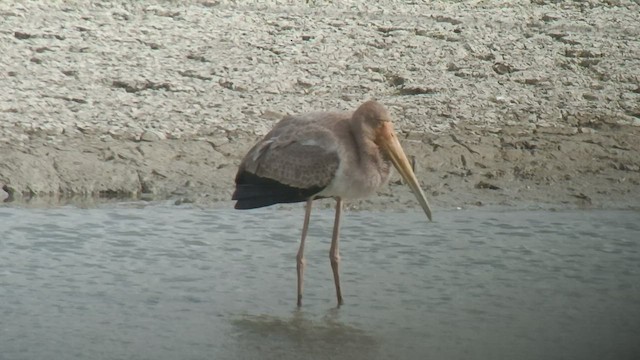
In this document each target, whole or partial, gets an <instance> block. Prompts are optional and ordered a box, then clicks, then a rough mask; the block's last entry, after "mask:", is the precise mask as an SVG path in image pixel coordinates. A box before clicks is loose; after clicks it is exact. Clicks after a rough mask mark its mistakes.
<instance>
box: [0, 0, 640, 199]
mask: <svg viewBox="0 0 640 360" xmlns="http://www.w3.org/2000/svg"><path fill="white" fill-rule="evenodd" d="M0 18H2V21H0V49H1V55H0V88H2V89H3V90H4V91H3V92H2V94H1V95H0V185H2V187H4V191H3V192H4V195H3V197H5V198H8V200H10V199H13V200H16V201H18V200H26V199H28V198H32V197H33V196H34V195H35V196H36V197H37V198H38V199H39V201H44V202H57V201H59V198H60V197H61V196H62V197H64V198H67V197H69V196H72V195H82V196H87V195H88V196H96V195H98V196H108V197H113V196H124V197H126V198H139V197H144V198H166V197H171V198H179V199H182V200H186V201H196V202H204V203H211V202H212V201H217V200H222V199H227V198H228V197H229V195H230V193H231V188H232V179H233V175H234V173H235V167H236V165H237V164H238V162H239V159H240V157H241V156H242V155H243V154H244V152H245V151H246V150H247V149H248V147H249V146H250V145H251V143H252V142H253V141H255V139H256V137H257V136H259V135H262V134H264V133H266V131H268V129H269V128H270V127H271V126H272V124H273V123H274V122H275V121H277V119H279V118H280V117H281V116H282V115H283V114H286V113H298V112H303V111H311V110H321V109H353V108H355V107H356V106H357V105H358V104H359V103H361V102H362V101H364V100H367V99H369V98H376V99H378V100H379V101H381V102H382V103H384V104H385V105H386V106H388V107H389V109H390V110H391V112H392V114H393V115H394V118H395V122H396V124H397V125H396V127H397V128H398V129H400V130H401V132H402V133H403V134H404V136H405V137H406V139H405V140H404V144H405V146H406V147H407V150H408V152H410V153H412V154H414V155H415V156H416V160H417V164H418V174H419V177H421V178H422V179H423V180H424V187H425V188H426V190H427V192H428V193H429V194H430V195H431V197H432V198H433V200H434V204H436V205H437V206H438V205H439V206H464V205H468V204H508V205H522V204H527V205H529V204H542V203H544V204H554V205H563V206H579V207H629V206H632V207H637V204H638V203H639V202H638V199H639V198H640V195H639V193H640V191H638V190H639V189H640V145H639V144H640V139H639V134H640V25H638V24H640V4H638V3H637V2H634V1H622V0H621V1H614V0H611V1H607V2H600V1H585V2H572V1H568V2H563V1H533V2H529V1H526V2H525V1H516V2H506V1H488V2H460V3H450V2H448V1H436V2H424V3H422V2H415V3H412V4H407V3H406V2H404V1H397V2H395V1H382V2H375V4H370V3H367V2H365V1H346V2H344V1H343V2H335V3H332V2H328V1H315V2H310V3H308V4H307V3H304V2H277V1H264V2H238V3H235V2H231V1H119V2H116V1H101V2H89V1H65V2H51V1H29V2H26V1H16V2H2V3H0ZM1 193H2V192H0V195H2V194H1ZM382 193H383V196H381V197H378V198H376V199H373V200H371V201H367V202H362V203H358V204H355V206H364V207H366V206H369V205H371V204H373V205H376V206H391V207H401V206H404V205H406V204H411V206H413V200H412V198H411V195H410V194H409V193H408V191H407V190H405V189H403V187H401V186H398V185H395V184H394V183H393V182H392V184H391V186H390V187H389V188H386V189H384V190H383V191H382ZM9 194H10V196H9ZM392 194H393V195H392Z"/></svg>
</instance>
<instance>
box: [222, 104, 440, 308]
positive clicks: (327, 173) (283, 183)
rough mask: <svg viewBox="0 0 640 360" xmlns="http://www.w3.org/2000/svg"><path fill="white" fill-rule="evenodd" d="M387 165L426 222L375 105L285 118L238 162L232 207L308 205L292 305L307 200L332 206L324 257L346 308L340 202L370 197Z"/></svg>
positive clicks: (385, 176)
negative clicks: (342, 284) (325, 201)
mask: <svg viewBox="0 0 640 360" xmlns="http://www.w3.org/2000/svg"><path fill="white" fill-rule="evenodd" d="M392 165H393V166H394V167H395V168H396V169H397V170H398V172H399V173H400V175H401V176H402V177H403V178H404V180H405V182H406V184H407V185H408V186H409V187H410V188H411V190H412V192H413V193H414V195H415V196H416V198H417V200H418V202H419V204H420V206H421V207H422V209H423V210H424V212H425V214H426V215H427V218H428V219H429V221H431V220H432V216H431V207H430V205H429V202H428V201H427V198H426V196H425V194H424V192H423V191H422V188H421V187H420V184H419V182H418V179H417V178H416V175H415V174H414V172H413V169H412V167H411V164H410V163H409V161H408V159H407V156H406V155H405V152H404V150H403V149H402V146H401V145H400V142H399V140H398V137H397V135H396V133H395V131H394V129H393V124H392V121H391V115H390V114H389V112H388V111H387V109H386V108H385V107H384V106H383V105H382V104H380V103H379V102H377V101H375V100H369V101H366V102H364V103H362V104H361V105H360V106H359V107H358V108H357V109H356V110H355V111H342V112H338V111H318V112H311V113H305V114H299V115H287V116H285V117H284V118H282V119H281V120H280V121H279V122H278V123H276V124H275V126H274V127H273V128H272V129H271V131H269V133H267V134H266V135H265V136H264V137H263V138H262V139H261V140H259V141H258V142H257V143H256V144H255V145H254V146H253V147H252V148H251V149H250V150H249V151H248V152H247V154H246V155H245V156H244V158H243V159H242V161H241V162H240V166H239V168H238V172H237V174H236V177H235V190H234V192H233V194H232V197H231V198H232V200H235V201H236V203H235V205H234V207H235V209H240V210H246V209H255V208H261V207H265V206H270V205H274V204H282V203H297V202H306V206H305V216H304V223H303V226H302V235H301V240H300V246H299V248H298V253H297V255H296V272H297V295H298V300H297V305H298V307H300V306H301V305H302V293H303V278H304V270H305V264H306V261H305V258H304V247H305V239H306V237H307V232H308V230H309V218H310V216H311V205H312V203H313V201H314V200H316V199H322V198H334V199H335V200H336V211H335V219H334V225H333V235H332V238H331V247H330V249H329V259H330V262H331V269H332V272H333V278H334V283H335V288H336V297H337V301H338V307H340V306H341V305H343V303H344V300H343V296H342V291H341V288H340V274H339V264H340V252H339V247H338V243H339V236H340V219H341V216H342V210H343V201H344V200H347V201H348V200H353V199H360V198H365V197H368V196H370V195H373V194H374V193H375V192H376V191H377V190H378V189H380V188H381V187H382V186H384V185H385V184H386V183H387V182H388V180H389V177H390V174H391V166H392Z"/></svg>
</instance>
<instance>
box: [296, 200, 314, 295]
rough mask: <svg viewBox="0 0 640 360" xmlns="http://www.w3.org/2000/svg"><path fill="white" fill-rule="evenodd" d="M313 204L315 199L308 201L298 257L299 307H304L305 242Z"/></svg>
mask: <svg viewBox="0 0 640 360" xmlns="http://www.w3.org/2000/svg"><path fill="white" fill-rule="evenodd" d="M312 203H313V197H312V198H310V199H309V200H307V206H306V209H305V212H304V225H302V238H301V239H300V247H299V248H298V255H296V270H297V273H298V306H302V287H303V286H302V281H303V279H304V266H305V259H304V240H305V239H306V238H307V232H308V231H309V217H311V204H312Z"/></svg>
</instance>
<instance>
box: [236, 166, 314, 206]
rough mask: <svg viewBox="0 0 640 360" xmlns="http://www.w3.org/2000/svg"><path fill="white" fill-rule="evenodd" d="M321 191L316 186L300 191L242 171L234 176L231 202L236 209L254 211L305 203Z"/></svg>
mask: <svg viewBox="0 0 640 360" xmlns="http://www.w3.org/2000/svg"><path fill="white" fill-rule="evenodd" d="M322 189H323V188H322V187H318V186H316V187H311V188H308V189H301V188H297V187H293V186H289V185H285V184H283V183H281V182H278V181H276V180H273V179H268V178H264V177H260V176H257V175H255V174H252V173H249V172H247V171H242V172H240V173H238V175H237V176H236V190H235V191H234V192H233V195H232V197H231V200H237V202H236V205H235V208H236V209H241V210H244V209H255V208H260V207H264V206H269V205H274V204H283V203H295V202H302V201H307V200H308V199H309V198H310V197H312V196H314V195H315V194H317V193H319V192H320V191H322Z"/></svg>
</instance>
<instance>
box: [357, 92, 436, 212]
mask: <svg viewBox="0 0 640 360" xmlns="http://www.w3.org/2000/svg"><path fill="white" fill-rule="evenodd" d="M353 119H354V120H356V121H357V122H360V123H361V124H362V131H363V132H364V136H365V137H366V138H368V139H371V140H372V141H373V142H374V143H375V144H376V145H377V146H378V148H379V149H380V150H381V151H382V153H383V154H384V155H385V157H386V158H388V159H389V160H390V161H391V163H392V164H393V166H394V167H395V168H396V169H397V170H398V172H399V173H400V175H401V176H402V178H404V180H405V182H406V183H407V185H409V187H410V188H411V191H413V194H414V195H415V196H416V198H417V199H418V202H419V203H420V206H422V209H423V210H424V212H425V214H426V215H427V217H428V218H429V220H431V207H430V206H429V202H428V201H427V198H426V196H425V195H424V192H423V191H422V188H421V187H420V184H419V182H418V179H417V178H416V175H415V174H414V173H413V169H412V167H411V164H410V163H409V160H408V159H407V155H405V153H404V150H403V149H402V146H401V145H400V141H398V136H397V135H396V133H395V131H394V130H393V124H392V123H391V116H390V115H389V112H388V111H387V109H385V108H384V106H382V105H381V104H380V103H378V102H376V101H367V102H365V103H364V104H362V105H360V107H358V109H357V110H356V111H355V112H354V113H353Z"/></svg>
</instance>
